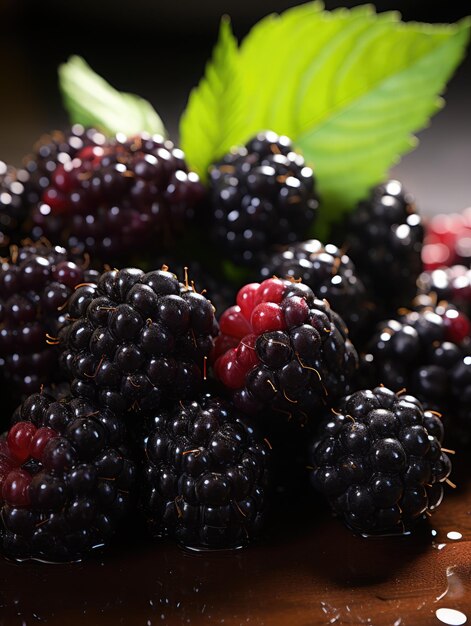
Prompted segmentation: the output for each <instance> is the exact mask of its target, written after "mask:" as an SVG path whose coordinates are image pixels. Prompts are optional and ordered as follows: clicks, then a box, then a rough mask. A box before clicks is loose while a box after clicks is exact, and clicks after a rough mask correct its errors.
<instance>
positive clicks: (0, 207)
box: [0, 161, 38, 256]
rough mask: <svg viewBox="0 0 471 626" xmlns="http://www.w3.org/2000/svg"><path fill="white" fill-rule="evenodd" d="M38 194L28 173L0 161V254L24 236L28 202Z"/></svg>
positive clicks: (5, 252)
mask: <svg viewBox="0 0 471 626" xmlns="http://www.w3.org/2000/svg"><path fill="white" fill-rule="evenodd" d="M37 198H38V196H37V194H35V193H34V190H33V189H32V185H31V181H30V178H29V174H28V172H27V171H26V170H24V169H18V170H17V169H15V168H14V167H10V166H8V165H6V163H4V162H3V161H0V255H1V256H8V254H9V246H10V245H11V244H16V243H19V242H20V240H21V238H22V237H24V236H25V231H24V221H25V219H26V217H27V215H28V209H29V206H30V203H32V202H34V200H35V199H36V200H37Z"/></svg>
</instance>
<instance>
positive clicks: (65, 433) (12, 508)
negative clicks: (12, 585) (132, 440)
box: [0, 393, 135, 561]
mask: <svg viewBox="0 0 471 626" xmlns="http://www.w3.org/2000/svg"><path fill="white" fill-rule="evenodd" d="M125 441H126V431H125V428H124V425H123V422H122V419H120V418H117V417H116V416H115V415H114V414H113V413H111V411H109V410H100V409H98V407H96V406H95V405H93V404H90V403H89V402H88V401H85V400H79V399H76V398H67V399H63V400H61V401H57V400H55V399H54V398H53V397H51V396H49V395H47V394H44V393H41V394H33V395H32V396H29V398H27V399H26V400H25V402H24V403H23V405H22V406H21V407H19V408H18V409H17V410H16V412H15V414H14V416H13V425H12V426H11V428H10V430H9V432H8V433H7V435H6V437H3V438H1V439H0V517H1V527H0V545H1V547H2V550H3V552H4V553H5V554H6V555H7V556H9V557H10V558H14V559H20V560H23V559H28V558H33V559H40V560H45V561H73V560H77V559H81V558H82V557H83V556H85V555H87V554H88V553H89V552H91V551H92V550H94V549H96V548H99V547H102V546H104V545H106V544H107V543H109V541H110V540H111V538H112V536H113V534H114V533H115V532H116V530H117V529H118V527H119V524H120V523H121V521H122V520H123V518H124V516H125V515H126V513H127V512H128V510H129V508H130V505H131V502H132V499H133V497H134V486H135V465H134V461H133V460H132V459H131V457H130V456H129V453H128V451H127V449H126V446H125Z"/></svg>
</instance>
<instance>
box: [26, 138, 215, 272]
mask: <svg viewBox="0 0 471 626" xmlns="http://www.w3.org/2000/svg"><path fill="white" fill-rule="evenodd" d="M203 197H204V188H203V186H202V185H201V183H200V182H199V179H198V176H197V175H196V174H195V173H194V172H188V169H187V167H186V164H185V161H184V155H183V152H182V151H181V150H178V149H176V148H175V147H174V146H173V144H172V143H171V142H170V141H167V140H164V139H163V138H162V137H159V136H157V135H155V136H150V135H147V134H145V133H142V134H141V135H137V136H135V137H130V138H127V137H124V136H122V135H117V136H116V137H115V138H112V139H106V140H104V138H103V136H102V135H101V134H94V135H93V136H92V138H91V142H89V143H88V145H85V147H83V148H82V149H80V150H79V151H78V152H76V154H75V156H74V157H73V158H72V159H70V158H68V159H66V160H65V163H60V164H58V165H57V166H56V168H55V169H54V172H53V174H52V176H51V179H50V184H49V186H48V187H47V188H45V189H44V191H43V194H42V202H40V203H39V204H38V205H37V206H36V207H33V210H32V219H33V222H34V227H33V235H34V236H35V237H39V236H42V235H45V236H46V237H48V238H49V239H50V240H51V241H54V243H60V244H61V245H64V246H67V247H69V248H71V249H74V250H76V251H78V252H80V253H82V252H84V251H88V252H93V254H94V255H95V256H98V257H99V258H101V259H102V260H104V261H106V262H108V263H112V262H114V261H122V260H123V259H126V260H129V259H130V258H133V257H134V256H139V255H140V254H141V253H142V250H143V249H144V250H145V249H146V247H156V246H157V247H159V248H164V249H169V248H170V247H172V246H173V245H174V243H175V240H176V238H178V237H181V236H182V235H183V233H184V231H185V229H186V228H187V226H188V224H189V223H190V222H191V221H192V218H193V217H194V212H195V207H196V206H197V205H198V203H199V202H200V201H201V200H202V198H203Z"/></svg>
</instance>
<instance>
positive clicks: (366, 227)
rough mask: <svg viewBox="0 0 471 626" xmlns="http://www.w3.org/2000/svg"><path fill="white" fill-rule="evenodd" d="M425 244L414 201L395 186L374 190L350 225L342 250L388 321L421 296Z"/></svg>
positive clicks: (399, 187) (388, 184)
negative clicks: (419, 281) (419, 286)
mask: <svg viewBox="0 0 471 626" xmlns="http://www.w3.org/2000/svg"><path fill="white" fill-rule="evenodd" d="M423 238H424V227H423V224H422V221H421V218H420V216H419V214H418V213H417V211H416V208H415V205H414V203H413V200H412V199H411V197H410V196H409V195H408V194H407V193H406V192H405V191H404V188H403V187H402V184H401V183H400V182H398V181H396V180H390V181H389V182H387V183H386V184H384V185H380V186H378V187H376V188H375V189H373V191H372V192H371V195H370V197H369V198H368V200H365V201H363V202H360V203H359V205H358V207H357V209H356V210H355V211H354V212H353V213H352V214H351V215H350V216H349V218H348V220H347V225H346V237H345V241H344V243H343V246H342V247H344V248H345V250H346V251H347V253H348V255H349V256H350V258H351V259H352V261H353V262H354V263H355V267H356V269H357V273H358V275H359V276H360V278H361V279H362V280H363V282H364V284H365V285H366V287H367V289H369V291H370V292H371V294H372V296H373V297H374V299H375V300H376V301H377V304H378V307H379V308H381V307H382V309H383V311H384V312H385V313H386V314H387V315H389V314H391V313H392V312H393V311H395V310H396V309H397V308H398V307H400V306H406V305H407V304H408V303H409V302H410V301H411V300H412V298H413V297H414V295H415V293H416V281H417V278H418V276H419V274H420V272H421V271H422V261H421V250H422V244H423Z"/></svg>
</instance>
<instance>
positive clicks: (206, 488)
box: [141, 394, 270, 549]
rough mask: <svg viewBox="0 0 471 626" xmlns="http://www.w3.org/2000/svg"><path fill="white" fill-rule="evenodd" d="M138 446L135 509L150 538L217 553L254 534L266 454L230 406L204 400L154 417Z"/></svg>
mask: <svg viewBox="0 0 471 626" xmlns="http://www.w3.org/2000/svg"><path fill="white" fill-rule="evenodd" d="M143 444H144V445H143V447H144V452H143V458H144V459H145V461H144V467H143V470H144V480H143V488H142V493H141V505H142V507H143V509H144V512H145V514H146V516H147V519H148V524H149V528H150V530H151V532H152V533H153V534H155V535H159V536H161V535H167V534H168V535H170V536H172V537H175V538H176V539H178V541H179V542H180V543H182V544H183V545H185V546H186V547H190V548H195V549H198V548H216V549H218V548H219V549H220V548H237V547H241V546H243V545H245V544H246V543H247V542H248V541H250V540H251V539H252V538H254V537H255V536H256V535H257V534H258V533H259V532H260V529H261V527H262V523H263V518H264V513H265V507H266V489H267V486H268V475H269V457H270V450H269V446H268V444H267V442H266V441H263V440H262V439H261V438H260V437H258V436H257V434H256V433H255V432H254V429H253V428H252V426H251V425H250V422H249V421H248V420H247V419H246V418H245V417H243V416H242V415H240V413H239V412H238V411H237V410H235V409H234V407H233V406H232V405H231V404H230V403H228V402H225V401H223V400H221V399H219V398H216V397H213V396H210V395H209V394H208V395H205V396H203V397H201V398H199V399H198V400H194V401H186V402H181V403H179V404H178V403H177V404H176V405H175V406H174V407H173V408H172V409H169V410H166V411H160V412H157V413H154V414H152V415H151V417H149V418H148V419H147V421H146V425H145V436H144V440H143Z"/></svg>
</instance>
